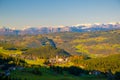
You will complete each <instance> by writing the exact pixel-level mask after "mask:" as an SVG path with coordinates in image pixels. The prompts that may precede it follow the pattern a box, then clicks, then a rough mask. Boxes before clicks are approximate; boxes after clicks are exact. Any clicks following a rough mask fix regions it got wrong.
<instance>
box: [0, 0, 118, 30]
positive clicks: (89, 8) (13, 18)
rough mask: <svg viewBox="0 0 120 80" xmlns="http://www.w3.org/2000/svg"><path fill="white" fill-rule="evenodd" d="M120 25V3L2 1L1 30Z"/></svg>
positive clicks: (108, 0) (106, 0)
mask: <svg viewBox="0 0 120 80" xmlns="http://www.w3.org/2000/svg"><path fill="white" fill-rule="evenodd" d="M108 22H120V0H0V26H1V27H3V26H5V27H11V28H18V29H21V28H23V27H25V26H33V27H37V26H38V27H40V26H44V27H45V26H70V25H76V24H88V23H90V24H93V23H108Z"/></svg>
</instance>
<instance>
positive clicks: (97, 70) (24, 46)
mask: <svg viewBox="0 0 120 80" xmlns="http://www.w3.org/2000/svg"><path fill="white" fill-rule="evenodd" d="M119 41H120V30H108V31H96V32H82V33H77V32H61V33H55V34H54V33H49V34H37V35H1V36H0V79H2V80H36V79H38V80H48V79H49V80H88V79H89V80H106V79H108V78H113V79H114V80H118V78H119V75H120V74H119V72H120V62H119V60H120V58H119V57H120V54H119V53H120V42H119ZM22 74H23V75H22ZM46 76H49V78H48V77H46Z"/></svg>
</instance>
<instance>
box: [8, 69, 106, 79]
mask: <svg viewBox="0 0 120 80" xmlns="http://www.w3.org/2000/svg"><path fill="white" fill-rule="evenodd" d="M26 70H27V71H28V72H27V71H20V70H15V71H12V72H11V75H10V77H11V79H13V78H14V79H16V78H18V79H20V80H106V78H104V77H102V76H94V75H84V76H73V75H71V74H68V73H64V74H57V73H55V72H53V71H51V70H50V69H49V68H41V69H40V71H41V72H42V74H41V75H39V74H33V73H31V72H29V71H30V70H32V68H31V69H26Z"/></svg>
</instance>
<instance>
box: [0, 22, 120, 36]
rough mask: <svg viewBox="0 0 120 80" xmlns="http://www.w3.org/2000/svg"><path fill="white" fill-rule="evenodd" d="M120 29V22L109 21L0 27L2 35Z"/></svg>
mask: <svg viewBox="0 0 120 80" xmlns="http://www.w3.org/2000/svg"><path fill="white" fill-rule="evenodd" d="M113 29H120V23H119V22H116V23H107V24H97V23H96V24H78V25H73V26H62V27H30V28H25V29H23V30H17V29H10V28H6V27H2V28H0V35H8V34H9V35H10V34H11V35H14V34H16V35H24V34H33V35H36V34H47V33H56V32H57V33H59V32H93V31H105V30H113Z"/></svg>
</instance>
